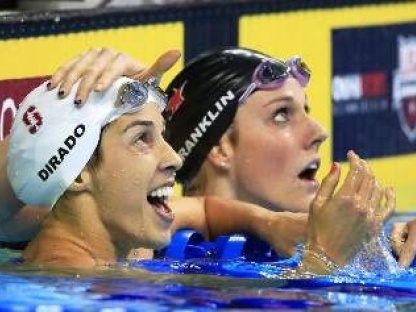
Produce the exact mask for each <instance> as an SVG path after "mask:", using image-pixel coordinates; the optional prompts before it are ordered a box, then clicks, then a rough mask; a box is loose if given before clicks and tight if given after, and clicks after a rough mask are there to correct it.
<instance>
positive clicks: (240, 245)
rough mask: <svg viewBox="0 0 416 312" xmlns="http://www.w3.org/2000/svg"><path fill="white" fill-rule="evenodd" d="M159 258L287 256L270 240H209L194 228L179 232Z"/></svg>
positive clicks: (238, 237)
mask: <svg viewBox="0 0 416 312" xmlns="http://www.w3.org/2000/svg"><path fill="white" fill-rule="evenodd" d="M156 257H157V258H159V259H161V258H168V259H174V260H187V259H195V258H211V259H218V260H232V259H240V260H247V261H257V262H267V261H271V262H273V261H282V260H285V259H288V258H284V257H280V256H278V255H277V254H276V253H275V252H274V251H273V249H272V248H271V247H270V246H269V245H268V244H267V243H265V242H264V241H262V240H259V239H257V238H255V237H251V236H247V235H243V234H234V235H223V236H219V237H218V238H216V239H215V240H214V241H207V240H205V238H204V237H203V236H202V234H201V233H199V232H196V231H193V230H181V231H178V232H176V233H175V234H174V235H173V237H172V241H171V243H170V245H169V246H168V247H166V248H164V249H163V250H160V251H158V252H157V253H156ZM289 259H290V258H289Z"/></svg>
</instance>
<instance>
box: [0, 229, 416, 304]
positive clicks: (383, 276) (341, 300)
mask: <svg viewBox="0 0 416 312" xmlns="http://www.w3.org/2000/svg"><path fill="white" fill-rule="evenodd" d="M188 238H189V236H188ZM180 239H181V238H176V239H175V240H174V243H175V241H176V242H178V241H179V245H178V246H176V248H175V250H182V253H180V254H179V255H176V259H175V257H172V258H170V259H156V260H135V261H131V262H129V263H123V264H120V266H119V267H118V268H112V269H109V270H106V271H101V272H99V273H97V272H95V273H94V274H91V273H88V272H82V271H70V270H68V271H47V272H46V271H42V270H40V269H31V268H28V267H22V266H19V265H16V264H13V263H12V262H11V260H13V259H16V258H18V257H19V255H20V254H19V252H15V251H11V250H8V249H2V250H0V259H1V261H2V263H1V264H0V311H37V312H38V311H106V312H110V311H117V312H119V311H210V310H214V309H234V310H241V309H272V310H273V309H279V310H285V311H292V310H313V311H321V310H325V311H343V310H344V311H345V310H348V311H352V310H355V311H412V310H416V283H415V281H416V269H413V268H410V269H408V270H404V269H403V268H400V267H399V266H397V264H396V263H395V261H394V259H393V258H392V257H391V258H390V257H389V256H386V255H385V254H384V253H385V251H386V250H385V249H383V248H384V247H383V244H384V242H383V237H380V238H378V241H377V242H376V243H374V244H373V245H372V246H371V248H370V249H369V250H367V252H368V253H371V254H372V256H370V257H369V258H372V259H368V255H366V252H365V251H364V252H363V253H362V254H361V259H360V256H359V257H357V258H356V260H355V262H356V263H352V264H351V265H350V266H349V267H347V268H346V269H345V270H343V271H340V272H339V274H337V276H325V277H311V276H302V277H299V276H294V275H293V274H292V275H291V274H290V272H291V268H292V267H293V266H294V264H295V263H296V262H297V261H298V260H299V259H298V258H296V257H295V258H291V259H285V260H282V259H278V260H276V259H274V260H275V261H271V260H272V258H269V259H268V258H267V257H264V255H263V257H261V258H262V259H261V261H257V262H253V261H252V260H253V259H250V257H247V255H244V257H239V258H235V257H234V258H233V257H231V256H230V255H234V256H235V255H236V254H237V253H238V252H241V251H242V249H241V248H240V247H241V245H238V244H237V245H236V246H237V247H236V248H234V249H232V248H231V249H230V246H228V250H222V256H221V257H219V256H218V254H216V255H214V252H213V251H212V248H211V249H210V246H209V244H208V245H205V246H203V244H201V242H199V243H196V242H195V241H193V242H192V244H190V243H189V241H188V242H187V243H186V244H183V242H180ZM182 239H183V236H182ZM227 243H229V242H227ZM181 244H182V245H181ZM201 246H202V247H201ZM207 246H208V247H207ZM239 246H240V247H239ZM189 247H192V248H189ZM197 247H198V248H197ZM199 247H201V248H199ZM211 247H212V246H211ZM234 247H235V246H234ZM181 248H182V249H181ZM239 248H240V249H239ZM186 249H188V250H186ZM214 249H215V248H214ZM217 249H218V248H217ZM225 249H227V248H225ZM207 250H208V251H209V252H208V257H206V256H207ZM167 252H169V250H168V251H167ZM217 252H218V250H217ZM186 253H188V256H186V257H185V256H184V255H185V254H186ZM198 253H201V254H203V255H204V257H201V256H199V257H198ZM374 254H375V256H374ZM209 255H211V257H210V256H209ZM251 256H252V255H251ZM181 257H182V258H181ZM227 257H228V258H227ZM377 257H378V258H377ZM381 258H382V259H381ZM374 259H379V260H380V261H374ZM357 263H358V264H357Z"/></svg>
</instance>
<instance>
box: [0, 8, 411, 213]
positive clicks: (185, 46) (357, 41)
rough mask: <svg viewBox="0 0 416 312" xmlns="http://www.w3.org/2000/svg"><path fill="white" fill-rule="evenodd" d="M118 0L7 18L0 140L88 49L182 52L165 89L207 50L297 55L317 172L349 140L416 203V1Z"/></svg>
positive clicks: (145, 56) (148, 56)
mask: <svg viewBox="0 0 416 312" xmlns="http://www.w3.org/2000/svg"><path fill="white" fill-rule="evenodd" d="M23 2H24V1H23ZM23 2H22V3H23ZM41 2H42V1H41ZM43 2H47V1H43ZM67 2H68V3H69V2H70V1H67ZM116 2H117V1H112V5H107V6H106V5H104V3H107V4H109V3H111V1H107V2H106V1H101V2H100V5H97V7H98V8H97V7H96V8H94V9H92V8H90V6H89V5H88V6H87V5H85V6H84V7H83V8H82V9H80V8H78V9H72V10H57V9H59V7H56V6H55V7H46V6H45V8H47V9H48V10H38V11H33V5H31V6H30V7H31V11H26V10H25V11H22V10H19V9H16V10H14V11H13V12H10V13H9V14H4V15H3V16H2V17H0V109H1V116H0V117H1V119H0V140H1V139H3V138H4V136H5V135H7V134H8V132H9V129H10V125H11V121H12V119H13V116H14V114H15V111H16V107H17V106H18V103H19V102H20V101H21V100H22V97H23V95H24V94H25V93H27V92H28V91H29V90H30V89H31V88H32V87H33V86H35V85H37V84H38V83H39V82H40V81H42V80H44V79H47V77H48V76H49V75H50V74H51V73H53V71H54V70H56V68H57V67H58V66H59V65H60V64H62V63H63V62H65V61H67V60H69V59H71V58H73V57H74V56H76V55H78V54H79V53H81V52H84V51H85V50H87V49H88V48H90V47H112V48H114V49H116V50H120V51H123V52H126V53H127V54H129V55H131V56H133V57H135V58H137V59H140V60H141V61H143V62H145V63H147V64H149V63H151V62H152V61H153V60H154V59H155V58H156V57H157V56H158V55H159V54H160V53H162V52H164V51H166V50H168V49H179V50H180V51H182V53H183V56H184V57H183V59H182V63H180V64H178V65H176V66H175V67H174V68H173V70H172V71H171V72H169V73H168V74H167V75H165V77H164V79H163V80H162V86H166V83H167V82H169V81H170V80H171V78H172V77H173V75H174V74H175V73H176V72H177V71H178V70H179V69H180V67H181V66H183V63H184V62H186V61H188V60H189V59H191V58H192V57H194V56H195V55H197V54H198V53H200V52H202V51H205V50H207V49H210V48H215V47H219V46H228V45H241V46H245V47H250V48H254V49H258V50H262V51H264V52H266V53H269V54H271V55H274V56H277V57H281V58H288V57H290V56H291V55H293V54H299V55H301V56H302V57H303V58H304V59H305V61H306V62H307V63H308V65H309V66H310V67H311V69H312V71H313V75H312V80H311V84H310V86H308V90H307V93H308V99H309V102H310V106H311V108H312V115H313V116H314V117H316V118H317V119H318V120H319V121H320V122H321V123H322V124H323V125H324V126H325V127H326V128H327V129H328V130H329V135H330V138H329V140H328V141H327V142H326V143H325V144H324V145H323V148H322V156H323V168H322V169H323V170H321V173H320V174H321V176H320V177H322V175H323V174H324V173H325V172H327V170H328V168H329V166H330V162H332V161H341V162H344V161H345V154H346V152H347V151H348V150H349V149H354V150H356V151H357V152H358V153H359V154H360V155H361V156H362V157H364V158H368V159H369V160H370V164H371V165H372V167H373V168H374V170H375V171H376V174H377V175H378V176H379V177H380V178H381V180H382V182H383V183H385V184H386V185H393V186H395V187H396V189H397V193H398V194H397V199H398V207H399V210H400V211H406V210H414V209H415V208H416V195H415V193H416V173H415V171H416V170H415V169H416V86H415V84H416V43H415V42H416V13H415V12H416V1H398V0H395V1H393V0H391V1H386V0H384V1H382V0H380V1H370V0H368V1H366V0H360V1H359V0H344V1H318V0H316V1H314V0H297V1H295V0H292V1H274V0H273V1H266V0H262V1H250V0H242V1H237V0H228V1H189V0H188V1H186V0H182V1H166V3H164V4H163V3H162V1H153V2H152V1H147V2H146V3H145V4H143V5H136V6H129V7H126V6H117V5H115V4H116ZM127 2H128V1H127ZM28 3H31V2H30V1H26V5H27V4H28ZM132 3H133V2H132V1H130V2H129V3H128V5H131V4H132ZM32 4H33V3H32ZM90 4H91V3H90ZM71 5H72V4H71ZM343 167H344V168H343V172H344V174H345V173H346V171H347V169H348V168H347V166H345V163H344V165H343Z"/></svg>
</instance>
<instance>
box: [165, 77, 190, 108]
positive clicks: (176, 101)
mask: <svg viewBox="0 0 416 312" xmlns="http://www.w3.org/2000/svg"><path fill="white" fill-rule="evenodd" d="M185 84H186V81H185V82H184V83H183V84H182V86H181V87H180V88H179V89H178V88H174V89H173V95H172V96H171V97H170V99H169V103H168V107H167V108H166V110H167V111H168V112H169V113H170V114H171V115H173V114H175V112H176V111H177V110H178V108H179V107H180V106H181V105H182V103H183V101H184V100H185V98H184V97H183V95H182V92H183V88H184V87H185Z"/></svg>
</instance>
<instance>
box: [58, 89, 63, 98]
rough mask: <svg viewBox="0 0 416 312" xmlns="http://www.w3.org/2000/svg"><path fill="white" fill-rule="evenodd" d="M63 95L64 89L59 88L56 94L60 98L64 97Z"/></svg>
mask: <svg viewBox="0 0 416 312" xmlns="http://www.w3.org/2000/svg"><path fill="white" fill-rule="evenodd" d="M64 95H65V91H64V90H59V91H58V96H59V97H60V98H62V97H64Z"/></svg>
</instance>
